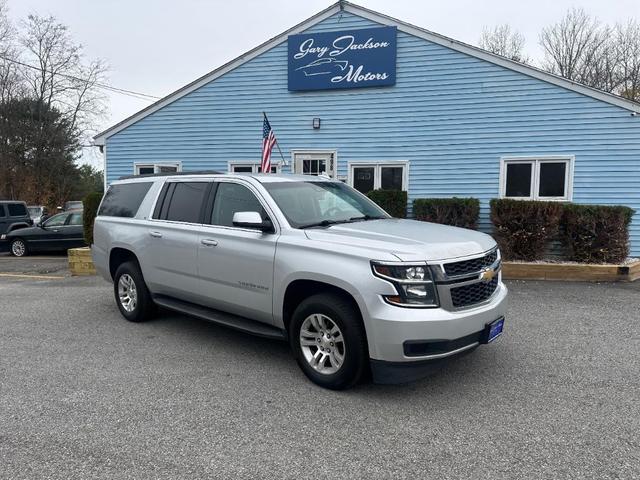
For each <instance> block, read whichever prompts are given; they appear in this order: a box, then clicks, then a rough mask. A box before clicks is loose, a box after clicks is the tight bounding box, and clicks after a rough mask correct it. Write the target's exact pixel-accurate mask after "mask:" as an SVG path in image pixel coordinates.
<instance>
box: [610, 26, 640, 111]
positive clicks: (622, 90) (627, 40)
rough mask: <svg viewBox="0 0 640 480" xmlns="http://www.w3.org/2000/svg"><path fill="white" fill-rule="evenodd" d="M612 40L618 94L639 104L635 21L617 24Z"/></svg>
mask: <svg viewBox="0 0 640 480" xmlns="http://www.w3.org/2000/svg"><path fill="white" fill-rule="evenodd" d="M614 39H615V40H614V43H615V48H616V56H617V59H618V71H619V78H620V85H619V86H618V90H619V91H618V93H619V94H620V95H622V96H623V97H625V98H628V99H629V100H634V101H636V102H640V24H639V23H638V22H637V21H636V20H629V21H628V22H627V23H626V24H617V25H616V27H615V29H614Z"/></svg>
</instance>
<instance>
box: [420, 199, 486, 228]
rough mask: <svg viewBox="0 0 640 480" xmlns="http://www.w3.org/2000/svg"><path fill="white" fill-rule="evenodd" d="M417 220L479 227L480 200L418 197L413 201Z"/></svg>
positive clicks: (464, 226) (455, 225)
mask: <svg viewBox="0 0 640 480" xmlns="http://www.w3.org/2000/svg"><path fill="white" fill-rule="evenodd" d="M413 214H414V216H415V217H416V220H422V221H424V222H434V223H442V224H444V225H453V226H454V227H463V228H473V229H475V228H477V226H478V216H479V215H480V201H479V200H478V199H477V198H456V197H453V198H418V199H416V200H414V201H413Z"/></svg>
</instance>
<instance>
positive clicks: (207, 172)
mask: <svg viewBox="0 0 640 480" xmlns="http://www.w3.org/2000/svg"><path fill="white" fill-rule="evenodd" d="M224 173H225V172H219V171H217V170H192V171H186V172H163V173H145V174H144V175H125V176H123V177H120V178H118V180H129V179H130V178H153V177H173V176H176V175H223V174H224Z"/></svg>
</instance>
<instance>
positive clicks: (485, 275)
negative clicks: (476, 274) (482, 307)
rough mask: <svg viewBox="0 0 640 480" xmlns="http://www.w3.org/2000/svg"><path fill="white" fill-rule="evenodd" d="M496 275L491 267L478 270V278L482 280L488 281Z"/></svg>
mask: <svg viewBox="0 0 640 480" xmlns="http://www.w3.org/2000/svg"><path fill="white" fill-rule="evenodd" d="M495 276H496V271H495V270H494V269H493V268H486V269H484V270H483V271H482V272H480V280H482V281H483V282H490V281H491V280H493V277H495Z"/></svg>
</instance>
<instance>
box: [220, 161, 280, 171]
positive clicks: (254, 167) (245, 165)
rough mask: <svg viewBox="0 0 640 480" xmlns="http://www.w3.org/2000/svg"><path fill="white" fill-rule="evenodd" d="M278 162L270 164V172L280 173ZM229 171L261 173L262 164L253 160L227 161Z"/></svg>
mask: <svg viewBox="0 0 640 480" xmlns="http://www.w3.org/2000/svg"><path fill="white" fill-rule="evenodd" d="M280 171H281V168H280V164H279V163H278V164H275V165H274V164H271V173H280ZM229 172H230V173H262V166H261V165H260V164H259V163H255V162H229Z"/></svg>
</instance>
